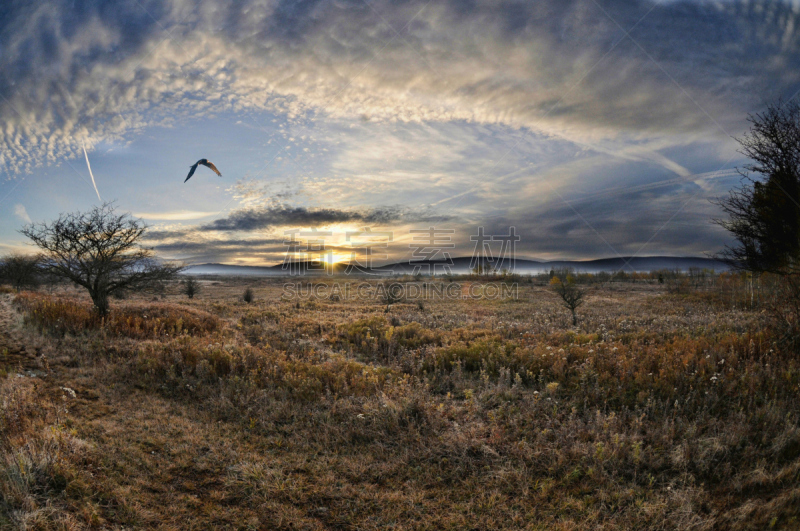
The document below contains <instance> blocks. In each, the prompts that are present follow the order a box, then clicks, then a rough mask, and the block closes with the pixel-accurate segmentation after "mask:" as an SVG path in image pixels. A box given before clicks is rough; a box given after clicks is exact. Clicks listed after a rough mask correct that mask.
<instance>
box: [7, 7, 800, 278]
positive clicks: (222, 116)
mask: <svg viewBox="0 0 800 531" xmlns="http://www.w3.org/2000/svg"><path fill="white" fill-rule="evenodd" d="M798 31H800V3H798V2H797V1H776V0H769V1H761V0H749V1H740V0H717V1H705V0H681V1H675V0H662V1H650V0H535V1H534V0H524V1H502V0H493V1H480V0H467V1H438V0H430V1H427V0H422V1H416V0H409V1H385V0H332V1H325V0H278V1H273V0H243V1H240V2H229V1H223V0H196V1H191V2H190V1H186V0H172V1H170V0H167V1H163V2H155V1H147V0H130V1H128V0H119V1H113V2H103V1H98V0H87V1H78V0H75V1H66V0H65V1H43V2H28V1H24V0H10V1H6V2H3V3H2V5H0V72H2V76H0V254H2V253H6V252H13V251H32V250H33V248H32V247H31V246H30V245H29V244H28V243H27V242H26V240H25V238H24V237H23V236H22V235H21V234H19V232H18V231H19V229H21V228H22V227H23V226H24V225H25V224H27V223H41V222H46V221H50V220H53V219H55V218H56V217H57V216H58V215H59V213H62V212H75V211H85V210H88V209H90V208H92V207H93V206H96V205H99V204H102V203H103V202H113V204H114V206H115V208H116V209H117V210H118V211H119V212H130V213H131V214H132V215H134V216H137V217H140V218H142V219H144V220H145V221H146V222H147V224H148V225H149V227H150V229H149V231H148V233H147V239H146V241H145V242H144V243H145V244H146V245H147V246H148V247H152V248H153V249H154V250H155V251H156V253H157V254H158V255H159V256H162V257H164V258H169V259H179V260H183V261H185V262H186V263H189V264H193V263H207V262H218V263H228V264H247V265H263V264H274V263H279V262H281V261H282V260H284V258H285V257H286V256H287V254H286V253H287V250H291V249H293V247H292V246H290V245H287V241H288V240H292V239H295V240H299V241H301V242H303V243H304V245H305V246H306V247H304V249H309V248H315V249H318V248H319V247H311V246H310V243H309V240H313V241H324V244H325V249H326V251H327V256H329V257H330V258H329V259H330V260H333V261H341V260H346V259H350V258H353V257H355V258H357V259H359V260H360V259H362V258H364V256H365V249H366V248H367V247H368V246H369V244H368V243H367V242H373V245H377V246H378V247H379V249H378V250H379V252H375V253H374V254H373V256H374V258H375V259H377V260H378V261H382V260H383V261H393V260H407V259H414V258H419V256H420V252H422V253H423V254H425V253H426V252H430V251H431V249H433V248H437V247H441V248H442V249H443V250H441V252H448V253H450V254H451V255H452V256H464V255H470V254H471V253H472V252H473V246H474V242H473V240H472V239H471V237H472V236H474V235H476V234H477V233H478V230H479V227H483V228H484V229H483V230H484V232H485V234H488V235H497V236H502V235H506V234H508V233H509V230H510V227H514V230H515V231H516V234H518V235H519V237H520V240H519V242H518V243H517V244H516V249H515V252H516V256H517V257H519V258H531V259H542V260H545V259H556V258H563V259H593V258H601V257H618V256H654V255H670V256H705V255H709V254H713V253H715V252H718V251H720V250H721V249H722V247H723V246H724V245H725V244H726V243H729V237H728V235H727V234H726V233H725V232H724V231H723V230H722V229H721V228H719V227H718V226H716V225H714V224H713V223H712V222H711V221H712V219H713V218H715V217H716V216H719V215H720V213H719V211H718V208H717V207H716V206H715V205H714V204H713V202H712V201H711V200H713V199H714V198H716V197H721V196H724V195H726V194H727V191H728V190H730V189H731V188H733V187H735V186H737V185H738V184H739V183H740V179H741V176H740V175H739V173H737V168H738V167H741V166H742V165H743V164H745V163H746V160H745V159H743V157H742V156H741V154H739V152H738V144H737V142H736V138H738V137H741V136H742V135H743V134H744V133H745V132H746V131H747V128H748V121H747V120H748V115H751V114H754V113H758V112H761V111H763V110H764V108H765V106H766V105H768V104H770V103H772V102H775V101H777V100H778V99H779V98H783V100H789V99H791V98H793V97H794V96H795V95H797V93H798V91H800V34H798ZM84 150H85V151H84ZM200 158H207V159H209V160H211V161H212V162H213V163H214V164H215V165H216V166H217V167H218V168H219V169H220V171H221V172H222V177H217V176H216V175H214V174H213V173H212V172H211V170H209V169H207V168H204V167H202V166H201V167H199V168H198V170H197V172H196V173H195V175H194V176H193V177H192V179H191V180H189V181H188V182H186V183H184V182H183V181H184V179H185V177H186V175H187V173H188V170H189V166H190V165H191V164H193V163H194V162H195V161H197V160H198V159H200ZM431 228H433V229H435V230H436V231H437V232H436V234H438V235H439V236H437V238H438V239H436V241H428V242H422V243H420V240H419V237H418V236H415V235H417V234H420V233H414V232H412V231H414V230H423V229H424V230H430V229H431ZM367 230H369V231H371V232H374V233H380V234H382V235H383V236H380V237H375V238H372V237H365V236H364V235H363V233H364V232H365V231H367ZM315 231H316V232H315ZM357 233H361V235H358V234H357ZM387 235H388V236H387ZM381 238H383V239H381ZM415 238H416V239H415ZM374 242H381V244H380V245H378V244H376V243H374ZM415 242H416V243H415ZM312 243H313V242H312ZM383 243H385V244H386V246H385V247H381V245H382V244H383ZM423 246H427V247H425V248H426V249H427V251H420V249H421V247H423ZM297 248H298V247H294V249H297ZM373 251H375V249H373ZM295 256H299V255H295ZM440 256H441V255H438V256H434V257H440Z"/></svg>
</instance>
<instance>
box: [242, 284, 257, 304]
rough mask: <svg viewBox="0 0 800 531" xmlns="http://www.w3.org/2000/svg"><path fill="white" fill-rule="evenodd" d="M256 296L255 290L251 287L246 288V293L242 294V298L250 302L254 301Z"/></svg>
mask: <svg viewBox="0 0 800 531" xmlns="http://www.w3.org/2000/svg"><path fill="white" fill-rule="evenodd" d="M254 298H255V296H254V295H253V290H252V289H251V288H247V289H246V290H244V293H243V294H242V300H243V301H244V302H246V303H247V304H250V303H251V302H253V299H254Z"/></svg>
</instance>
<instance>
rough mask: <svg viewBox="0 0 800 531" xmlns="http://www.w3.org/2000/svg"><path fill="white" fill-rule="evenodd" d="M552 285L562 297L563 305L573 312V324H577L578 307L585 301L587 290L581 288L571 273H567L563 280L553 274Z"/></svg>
mask: <svg viewBox="0 0 800 531" xmlns="http://www.w3.org/2000/svg"><path fill="white" fill-rule="evenodd" d="M550 285H551V286H552V287H553V291H555V292H556V295H558V296H559V297H560V298H561V303H562V304H563V306H564V307H565V308H566V309H568V310H569V311H570V313H572V326H577V325H578V315H577V313H576V312H577V309H578V307H579V306H580V305H582V304H583V302H584V296H585V295H586V290H585V289H583V288H580V287H579V286H578V285H577V284H576V283H575V278H574V277H573V276H572V275H569V274H568V275H566V276H565V278H564V279H563V280H562V279H561V278H560V277H558V276H553V278H552V279H551V280H550Z"/></svg>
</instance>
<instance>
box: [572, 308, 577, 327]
mask: <svg viewBox="0 0 800 531" xmlns="http://www.w3.org/2000/svg"><path fill="white" fill-rule="evenodd" d="M572 326H578V316H577V315H576V314H575V310H572Z"/></svg>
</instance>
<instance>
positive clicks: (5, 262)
mask: <svg viewBox="0 0 800 531" xmlns="http://www.w3.org/2000/svg"><path fill="white" fill-rule="evenodd" d="M41 273H42V271H41V257H39V256H35V255H29V254H21V253H14V254H9V255H7V256H5V257H3V258H2V260H0V282H7V283H9V284H11V285H12V286H13V287H14V289H16V290H17V291H20V290H22V289H23V288H35V287H36V286H38V285H39V281H40V277H41Z"/></svg>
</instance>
